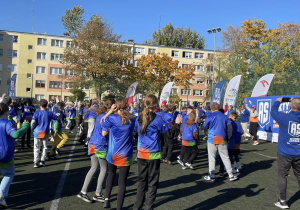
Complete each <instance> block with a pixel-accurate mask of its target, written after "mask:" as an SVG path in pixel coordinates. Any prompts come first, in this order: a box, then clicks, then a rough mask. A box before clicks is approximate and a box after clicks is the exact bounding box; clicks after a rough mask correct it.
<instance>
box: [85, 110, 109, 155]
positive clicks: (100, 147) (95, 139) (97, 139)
mask: <svg viewBox="0 0 300 210" xmlns="http://www.w3.org/2000/svg"><path fill="white" fill-rule="evenodd" d="M105 115H106V113H103V114H100V115H99V116H98V117H97V119H96V122H95V128H94V131H93V134H92V136H91V139H90V142H89V154H90V155H93V154H95V155H96V157H98V158H102V159H104V158H106V155H107V148H108V136H102V128H103V125H102V124H101V123H100V121H101V119H102V118H103V117H104V116H105Z"/></svg>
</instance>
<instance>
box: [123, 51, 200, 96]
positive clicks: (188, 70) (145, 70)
mask: <svg viewBox="0 0 300 210" xmlns="http://www.w3.org/2000/svg"><path fill="white" fill-rule="evenodd" d="M178 63H179V61H177V60H173V59H172V58H171V57H170V56H168V55H167V54H166V53H162V54H159V53H156V54H149V55H147V56H145V55H143V56H142V57H141V58H140V59H139V61H138V66H137V68H135V70H134V71H128V73H129V74H128V78H129V79H130V80H131V81H137V82H139V86H140V87H142V89H143V90H142V91H141V92H145V91H146V92H147V93H158V96H160V93H161V91H162V88H163V87H164V86H165V84H167V83H168V82H175V84H177V85H184V86H189V85H190V84H191V83H190V82H189V80H191V79H192V78H193V76H194V66H190V67H178ZM142 94H143V93H142Z"/></svg>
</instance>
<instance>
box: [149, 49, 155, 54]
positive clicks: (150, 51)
mask: <svg viewBox="0 0 300 210" xmlns="http://www.w3.org/2000/svg"><path fill="white" fill-rule="evenodd" d="M151 53H153V54H155V53H156V49H151V48H149V50H148V54H151Z"/></svg>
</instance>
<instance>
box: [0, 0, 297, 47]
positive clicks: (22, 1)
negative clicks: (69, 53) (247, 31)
mask: <svg viewBox="0 0 300 210" xmlns="http://www.w3.org/2000/svg"><path fill="white" fill-rule="evenodd" d="M0 1H2V4H1V12H0V20H1V21H0V30H10V31H21V32H32V6H33V0H0ZM74 5H81V6H82V8H84V9H85V13H84V17H85V19H86V20H88V19H89V18H90V17H91V15H92V14H100V15H102V16H103V17H105V18H106V19H108V20H109V21H110V23H111V24H112V26H113V30H114V32H115V33H116V34H118V35H122V38H121V41H126V40H128V39H134V41H135V43H143V42H144V41H145V40H148V39H151V35H152V32H153V31H154V30H157V29H158V28H159V26H161V27H162V26H164V25H166V24H168V23H170V22H171V23H172V24H173V26H175V27H184V28H187V27H189V26H190V27H191V29H192V30H195V31H197V32H198V33H200V35H201V36H204V37H205V45H206V49H209V50H213V48H214V39H213V37H214V36H213V35H212V34H208V33H207V29H211V28H216V27H221V29H222V30H226V28H227V26H228V25H233V26H240V25H241V23H242V22H243V21H244V20H247V19H252V20H253V18H256V19H262V20H263V21H264V22H265V23H266V26H267V27H268V28H276V27H277V26H278V23H287V22H294V23H298V24H300V13H299V8H300V1H299V0H286V1H282V0H281V1H279V0H272V1H271V0H248V1H245V0H234V1H233V0H232V1H231V0H227V1H225V0H215V1H209V0H194V1H182V0H181V1H180V0H173V1H171V0H126V1H124V0H34V29H33V32H38V33H44V32H46V33H47V34H51V35H63V33H64V32H65V29H64V28H63V25H62V23H61V17H62V16H63V15H64V12H65V10H66V9H71V8H72V7H73V6H74ZM221 36H222V35H221V33H217V34H216V40H217V41H216V49H219V48H222V41H221Z"/></svg>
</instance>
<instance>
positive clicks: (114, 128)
mask: <svg viewBox="0 0 300 210" xmlns="http://www.w3.org/2000/svg"><path fill="white" fill-rule="evenodd" d="M126 109H127V103H126V101H125V100H117V101H116V104H114V105H112V107H111V110H110V112H108V115H106V116H107V117H106V116H105V117H106V118H105V117H103V119H102V122H103V127H102V135H103V136H107V135H109V140H108V151H107V155H106V160H107V162H108V176H107V179H106V185H105V186H106V189H105V201H104V205H103V207H104V208H110V195H111V191H112V188H113V183H114V179H115V176H116V171H117V168H119V180H118V196H117V209H122V206H123V202H124V198H125V191H126V180H127V177H128V174H129V170H130V166H131V165H132V163H133V158H132V156H133V129H134V123H135V116H134V115H131V114H129V113H128V112H127V111H126ZM115 112H116V114H113V113H115Z"/></svg>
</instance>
